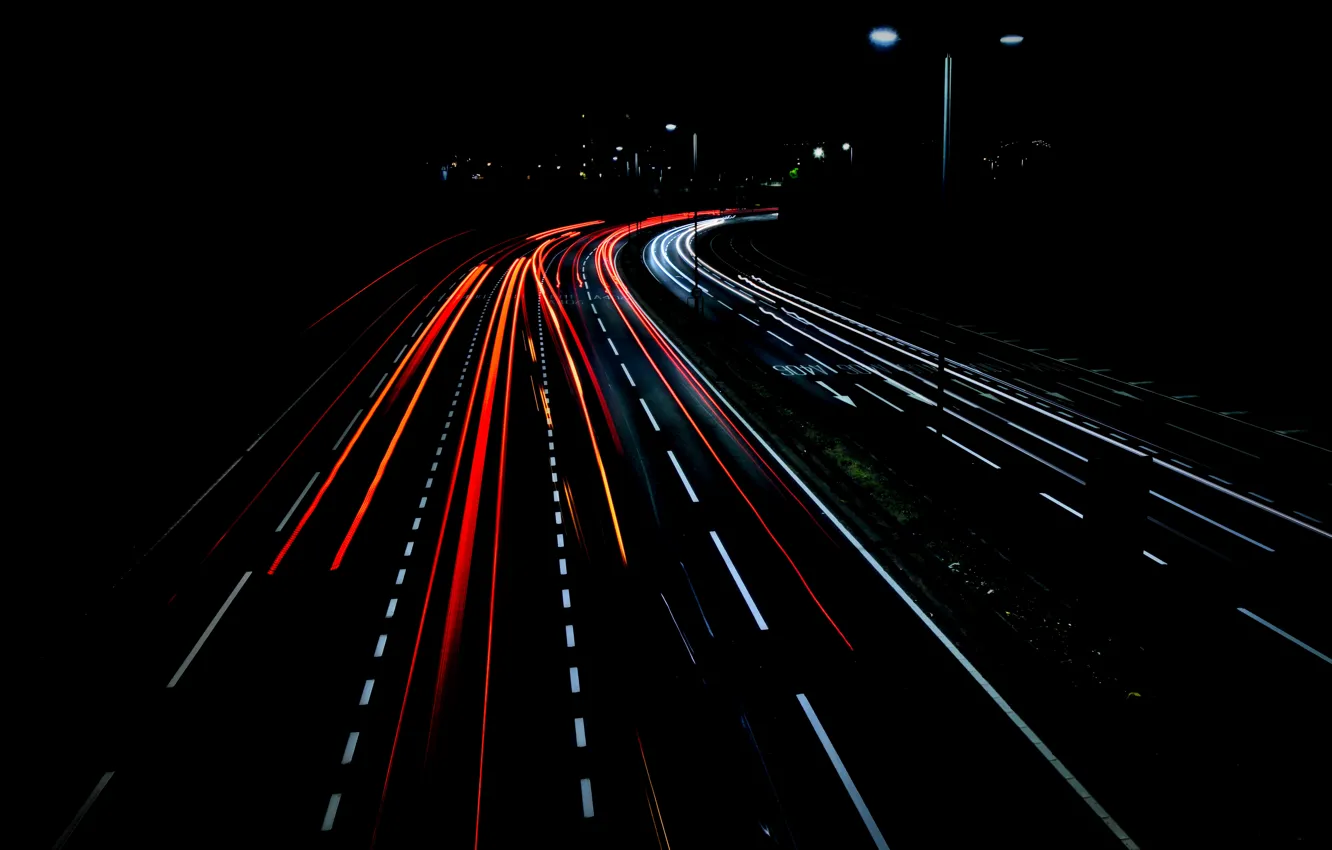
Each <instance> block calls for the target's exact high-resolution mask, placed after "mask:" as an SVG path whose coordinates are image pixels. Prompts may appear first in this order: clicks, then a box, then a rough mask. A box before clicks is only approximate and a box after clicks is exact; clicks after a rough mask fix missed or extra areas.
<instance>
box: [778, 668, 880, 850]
mask: <svg viewBox="0 0 1332 850" xmlns="http://www.w3.org/2000/svg"><path fill="white" fill-rule="evenodd" d="M796 699H797V700H799V701H800V707H801V708H803V709H804V710H805V717H807V718H808V719H809V725H810V726H813V727H814V734H815V735H817V736H818V737H819V743H821V744H823V751H824V752H825V753H827V754H828V760H829V761H831V762H832V765H833V768H834V769H835V770H836V771H837V775H838V776H839V777H841V779H842V785H843V786H844V787H845V788H846V793H847V794H849V795H851V802H852V803H854V804H855V806H856V811H857V812H860V819H861V820H863V821H864V822H865V828H866V829H868V830H869V834H870V837H871V838H873V839H874V846H875V847H877V848H879V850H888V842H886V841H884V840H883V833H881V832H879V825H878V824H876V823H875V822H874V816H873V815H872V814H870V810H869V807H868V806H866V805H865V800H864V798H863V797H861V796H860V792H859V791H858V790H856V783H855V782H853V781H852V780H851V774H849V773H847V772H846V765H844V764H842V759H841V757H840V756H838V755H837V750H836V748H834V747H833V744H832V741H831V740H829V739H828V733H827V732H825V731H824V730H823V724H822V723H820V722H819V716H818V715H817V714H815V713H814V706H812V705H810V704H809V699H808V698H807V697H806V696H805V695H804V694H796Z"/></svg>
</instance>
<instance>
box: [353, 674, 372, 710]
mask: <svg viewBox="0 0 1332 850" xmlns="http://www.w3.org/2000/svg"><path fill="white" fill-rule="evenodd" d="M374 689H375V680H374V679H366V680H365V685H364V686H362V688H361V701H360V702H359V703H357V705H369V704H370V692H371V691H373V690H374Z"/></svg>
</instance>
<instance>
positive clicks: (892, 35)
mask: <svg viewBox="0 0 1332 850" xmlns="http://www.w3.org/2000/svg"><path fill="white" fill-rule="evenodd" d="M869 40H870V44H872V45H874V46H875V47H877V48H879V49H883V48H885V47H892V46H893V45H894V44H897V30H895V29H893V28H892V27H875V28H874V29H872V30H870V34H869Z"/></svg>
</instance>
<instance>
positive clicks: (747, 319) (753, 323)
mask: <svg viewBox="0 0 1332 850" xmlns="http://www.w3.org/2000/svg"><path fill="white" fill-rule="evenodd" d="M736 315H738V316H739V317H740V318H742V319H744V320H745V321H746V322H749V323H750V324H751V325H753V326H754V327H758V326H759V323H758V322H756V321H754V320H753V319H751V318H749V317H748V316H746V315H745V314H744V313H737V314H736Z"/></svg>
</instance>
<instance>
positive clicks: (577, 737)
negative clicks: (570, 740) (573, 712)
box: [574, 717, 587, 747]
mask: <svg viewBox="0 0 1332 850" xmlns="http://www.w3.org/2000/svg"><path fill="white" fill-rule="evenodd" d="M574 744H575V745H577V746H579V747H586V746H587V730H586V729H585V728H584V727H583V718H581V717H575V718H574Z"/></svg>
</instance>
